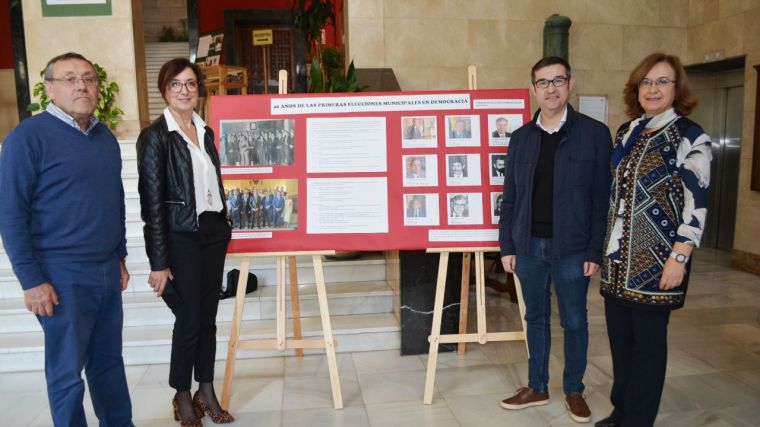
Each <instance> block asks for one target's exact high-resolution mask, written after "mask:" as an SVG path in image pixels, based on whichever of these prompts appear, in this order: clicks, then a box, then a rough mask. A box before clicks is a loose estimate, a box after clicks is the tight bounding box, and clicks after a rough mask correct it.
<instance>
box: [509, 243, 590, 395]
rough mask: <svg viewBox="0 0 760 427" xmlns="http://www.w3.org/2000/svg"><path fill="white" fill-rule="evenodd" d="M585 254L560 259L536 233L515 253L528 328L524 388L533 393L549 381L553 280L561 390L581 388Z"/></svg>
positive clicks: (585, 323) (586, 280)
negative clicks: (560, 334)
mask: <svg viewBox="0 0 760 427" xmlns="http://www.w3.org/2000/svg"><path fill="white" fill-rule="evenodd" d="M584 258H585V254H584V253H580V254H577V255H571V256H563V257H558V256H555V255H552V240H551V239H542V238H538V237H531V239H530V250H529V251H528V253H527V254H518V255H517V257H516V266H515V272H516V273H517V277H518V278H519V279H520V284H521V286H522V293H523V298H524V300H525V321H526V323H527V328H528V330H527V334H528V349H529V350H530V359H529V361H528V386H529V387H530V388H532V389H534V390H535V391H536V392H539V393H545V392H547V385H548V384H549V354H550V352H551V342H552V341H551V329H550V322H551V313H552V305H551V287H550V284H551V283H552V282H554V289H555V291H556V292H557V304H558V306H559V315H560V323H561V325H562V329H563V330H564V331H565V370H564V374H563V378H562V383H563V388H564V391H565V393H575V392H579V393H580V392H583V389H584V385H583V374H584V373H585V372H586V353H587V351H588V321H587V316H586V295H587V294H588V283H589V278H588V277H586V276H584V275H583V262H584Z"/></svg>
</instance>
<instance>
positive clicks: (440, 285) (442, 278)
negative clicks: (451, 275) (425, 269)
mask: <svg viewBox="0 0 760 427" xmlns="http://www.w3.org/2000/svg"><path fill="white" fill-rule="evenodd" d="M448 267H449V253H448V252H441V259H440V261H439V262H438V281H437V283H436V287H435V303H434V305H433V326H432V328H431V330H430V337H429V338H428V341H430V351H429V352H428V365H427V375H426V376H425V394H424V396H423V398H422V401H423V402H424V403H425V404H426V405H430V404H431V403H433V386H434V385H435V370H436V365H437V363H438V342H439V340H440V337H441V318H442V317H443V296H444V293H445V291H446V270H447V269H448Z"/></svg>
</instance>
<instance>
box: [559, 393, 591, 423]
mask: <svg viewBox="0 0 760 427" xmlns="http://www.w3.org/2000/svg"><path fill="white" fill-rule="evenodd" d="M565 407H566V408H567V412H568V413H569V414H570V418H572V419H573V421H575V422H576V423H587V422H590V421H591V410H590V409H589V408H588V405H587V404H586V399H584V398H583V393H569V394H567V395H565Z"/></svg>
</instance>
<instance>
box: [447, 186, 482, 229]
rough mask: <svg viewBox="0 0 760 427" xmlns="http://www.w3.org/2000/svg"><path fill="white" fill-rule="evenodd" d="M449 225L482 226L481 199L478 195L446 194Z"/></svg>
mask: <svg viewBox="0 0 760 427" xmlns="http://www.w3.org/2000/svg"><path fill="white" fill-rule="evenodd" d="M446 197H447V198H448V218H449V225H479V224H483V199H482V196H481V194H480V193H448V194H447V195H446Z"/></svg>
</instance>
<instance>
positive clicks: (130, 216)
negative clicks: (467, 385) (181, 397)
mask: <svg viewBox="0 0 760 427" xmlns="http://www.w3.org/2000/svg"><path fill="white" fill-rule="evenodd" d="M162 44H164V43H162ZM149 67H150V65H149ZM120 145H121V152H122V159H123V165H124V166H123V171H122V177H123V181H124V190H125V193H126V213H127V250H128V251H129V256H128V257H127V268H128V269H129V272H130V274H131V280H130V284H129V288H128V289H127V290H126V291H125V292H124V294H123V299H124V330H123V337H124V353H123V354H124V362H125V363H126V364H127V365H137V364H150V363H168V361H169V356H170V347H171V335H172V325H173V322H174V317H173V316H172V314H171V311H170V310H169V309H168V308H167V307H166V306H165V305H164V303H163V301H162V300H161V299H157V298H156V297H155V295H154V294H153V292H152V290H151V289H150V287H149V286H148V283H147V278H148V274H149V273H150V267H149V264H148V259H147V256H146V254H145V247H144V242H143V236H142V221H141V220H140V201H139V197H138V195H137V165H136V158H135V157H136V154H135V146H134V145H135V141H120ZM297 261H298V281H299V293H300V301H301V318H302V333H303V336H304V337H306V338H308V337H321V334H322V324H321V320H320V317H319V306H318V303H317V296H316V286H315V284H314V283H315V280H314V270H313V268H312V265H311V257H298V258H297ZM323 266H324V272H325V280H326V282H327V295H328V300H329V302H328V304H329V308H330V314H331V318H332V328H333V334H334V336H335V340H336V341H337V342H338V347H337V351H338V352H353V351H369V350H388V349H398V348H400V345H401V336H400V327H399V322H398V320H397V319H396V317H395V316H394V315H393V313H392V291H391V289H390V287H389V286H388V283H387V281H386V276H385V274H386V265H385V260H384V258H383V255H382V254H379V253H378V254H365V255H364V256H363V257H362V258H361V259H359V260H356V261H330V260H326V261H324V262H323ZM233 268H239V265H238V264H237V262H236V261H234V260H228V262H227V263H226V265H225V270H230V269H233ZM251 271H252V272H253V273H255V274H256V275H257V277H258V281H259V289H258V290H257V291H256V292H255V293H252V294H249V295H248V297H247V298H246V305H245V311H244V319H243V320H244V321H243V325H242V328H241V338H242V339H273V338H275V313H276V310H275V301H276V297H275V295H276V293H275V288H276V287H275V286H274V284H275V273H276V267H275V263H274V259H253V260H252V261H251ZM233 306H234V301H233V300H231V299H229V300H224V301H221V302H220V305H219V313H218V316H217V325H218V328H217V329H218V333H217V336H218V344H217V359H218V360H222V359H225V358H226V355H227V353H226V352H227V343H228V340H229V332H230V326H231V323H230V322H231V320H232V312H233ZM287 307H288V309H290V300H289V299H288V302H287ZM288 331H289V333H290V331H292V323H291V322H288ZM310 352H322V350H306V351H305V353H307V354H308V353H310ZM292 353H293V352H292V351H288V352H286V353H285V354H292ZM278 354H280V353H278V352H277V351H271V350H255V351H254V350H241V351H239V352H238V357H239V358H250V357H268V356H275V355H278ZM43 368H44V347H43V334H42V332H41V329H40V326H39V323H38V322H37V319H36V318H35V317H34V316H33V315H32V314H31V313H29V312H28V311H27V310H26V308H25V307H24V302H23V292H22V290H21V286H20V285H19V284H18V281H17V280H16V277H15V276H14V275H13V272H12V270H11V265H10V261H9V259H8V256H7V255H6V253H5V249H4V248H0V372H14V371H26V370H40V369H43Z"/></svg>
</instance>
